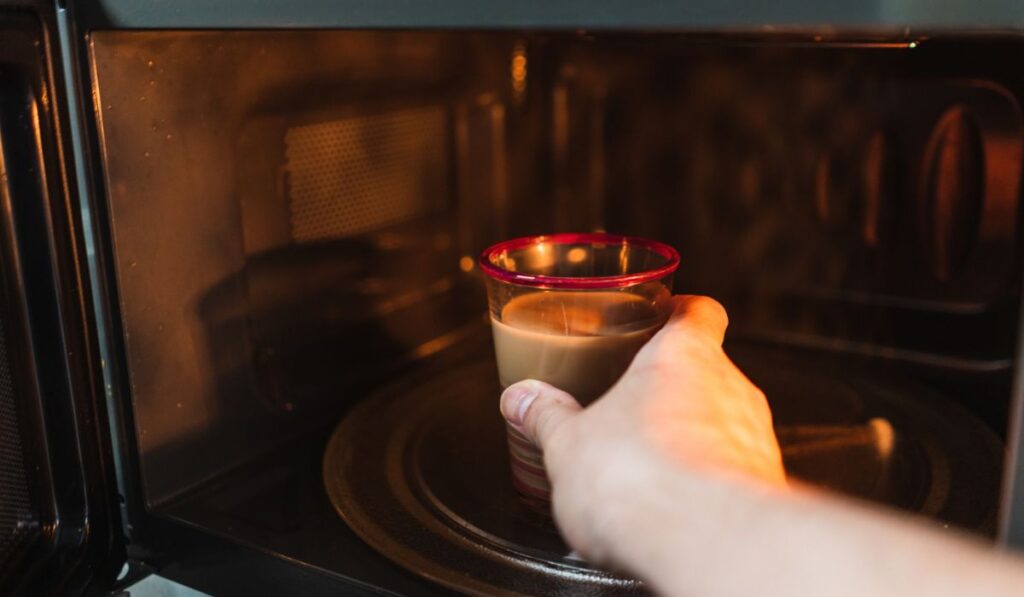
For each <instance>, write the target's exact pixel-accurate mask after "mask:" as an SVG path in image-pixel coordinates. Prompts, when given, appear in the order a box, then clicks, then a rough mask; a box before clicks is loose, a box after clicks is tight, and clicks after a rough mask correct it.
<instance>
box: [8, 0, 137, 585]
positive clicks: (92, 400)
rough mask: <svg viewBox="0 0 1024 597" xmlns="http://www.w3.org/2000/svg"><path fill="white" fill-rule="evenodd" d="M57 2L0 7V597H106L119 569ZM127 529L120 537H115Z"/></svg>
mask: <svg viewBox="0 0 1024 597" xmlns="http://www.w3.org/2000/svg"><path fill="white" fill-rule="evenodd" d="M53 6H54V4H53V3H52V2H50V3H48V2H42V1H37V2H27V3H26V2H21V3H15V5H14V6H11V4H10V3H5V4H4V5H2V6H0V594H4V595H12V594H15V595H21V594H24V595H51V594H62V595H70V594H80V593H83V592H85V591H86V590H104V588H109V587H110V586H111V584H112V582H113V580H114V579H115V578H116V576H117V574H118V571H119V570H120V568H121V566H122V564H123V561H124V557H123V555H122V554H123V546H121V545H120V541H119V538H120V536H121V533H120V532H116V533H115V532H114V531H113V529H114V528H117V527H115V521H116V510H115V508H116V504H117V502H118V500H117V497H116V490H115V488H114V485H113V482H112V481H113V479H112V475H111V473H110V471H112V470H113V469H112V467H111V461H110V456H109V454H110V451H109V449H103V448H102V446H105V445H109V444H108V443H107V439H106V435H107V434H106V432H105V431H104V430H105V429H107V426H106V422H105V417H106V415H105V414H104V411H103V410H102V409H101V408H98V407H99V406H102V402H100V401H101V400H102V396H103V394H102V386H101V385H97V380H98V379H100V377H99V375H95V374H94V372H97V371H99V368H98V367H95V368H94V366H95V365H97V364H98V359H97V360H93V359H92V358H91V357H92V355H93V354H95V353H94V351H93V350H92V345H91V342H90V340H89V338H90V334H89V333H88V330H89V326H88V323H87V321H86V318H85V315H86V314H87V313H89V312H90V310H89V308H88V302H87V301H88V298H87V297H86V296H85V294H84V292H85V290H84V289H85V288H86V286H85V284H83V280H82V278H81V277H80V273H81V272H82V271H83V270H82V268H81V267H80V264H76V261H75V259H76V256H77V255H82V254H84V252H82V251H80V250H79V247H80V245H79V244H78V243H79V239H78V236H77V229H78V226H77V223H76V222H74V221H72V220H71V219H69V218H70V216H69V214H74V213H77V210H73V209H71V205H72V200H73V198H74V192H75V191H74V188H73V184H72V182H71V181H73V174H72V172H71V169H70V168H69V167H68V164H69V163H70V161H69V155H70V149H69V145H68V144H67V137H66V134H67V131H68V127H67V126H66V118H65V115H64V113H63V112H62V109H63V106H64V103H63V98H64V91H63V89H62V85H61V82H62V77H61V75H60V71H59V64H60V62H59V60H58V57H59V55H58V53H57V48H56V44H57V41H56V40H57V29H56V26H55V24H56V20H55V17H56V15H55V14H54V10H53ZM116 524H119V523H116Z"/></svg>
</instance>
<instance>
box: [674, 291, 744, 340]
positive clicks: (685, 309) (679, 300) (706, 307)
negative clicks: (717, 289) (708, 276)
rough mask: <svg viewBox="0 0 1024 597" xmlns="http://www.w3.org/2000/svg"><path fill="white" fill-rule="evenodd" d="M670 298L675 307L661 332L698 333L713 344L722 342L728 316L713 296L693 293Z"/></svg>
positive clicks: (675, 333) (727, 324)
mask: <svg viewBox="0 0 1024 597" xmlns="http://www.w3.org/2000/svg"><path fill="white" fill-rule="evenodd" d="M672 300H673V301H674V302H675V309H674V310H673V312H672V317H671V318H670V319H669V320H668V323H666V324H665V328H664V330H663V331H662V332H661V333H662V334H666V335H670V336H674V335H677V334H680V335H694V334H699V335H701V336H702V337H705V338H708V339H710V340H711V341H713V342H714V343H715V344H718V345H721V344H722V340H724V339H725V328H727V327H728V326H729V316H728V315H727V314H726V312H725V307H723V306H722V305H721V303H719V302H718V301H716V300H715V299H713V298H710V297H707V296H699V295H695V294H683V295H679V296H674V297H672Z"/></svg>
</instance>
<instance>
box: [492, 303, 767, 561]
mask: <svg viewBox="0 0 1024 597" xmlns="http://www.w3.org/2000/svg"><path fill="white" fill-rule="evenodd" d="M673 300H674V301H675V309H674V313H673V315H672V317H671V319H670V320H669V321H668V322H667V323H666V325H665V327H664V328H663V329H662V330H661V331H660V332H658V333H657V334H656V335H655V336H654V337H653V338H652V339H651V341H650V342H648V343H647V344H646V345H645V346H644V347H643V348H642V349H641V350H640V352H639V353H638V354H637V356H636V358H635V359H634V360H633V363H632V364H631V365H630V367H629V369H628V370H627V371H626V373H625V374H624V375H623V377H622V378H621V379H620V380H619V382H618V383H617V384H616V385H615V386H614V387H612V388H611V389H610V390H609V391H608V392H607V393H606V394H605V395H604V396H603V397H601V398H600V399H599V400H597V401H596V402H594V403H593V404H592V405H591V406H590V407H588V408H587V409H585V410H583V409H582V408H581V407H580V405H579V404H578V403H577V402H576V400H575V399H574V398H573V397H572V396H570V395H569V394H567V393H565V392H563V391H561V390H558V389H557V388H554V387H552V386H550V385H547V384H545V383H542V382H539V381H533V380H527V381H523V382H519V383H516V384H513V385H511V386H509V387H508V388H507V389H506V390H505V392H504V393H503V394H502V399H501V410H502V414H503V415H504V416H505V418H506V419H507V420H508V421H509V422H510V423H511V424H512V425H514V426H516V427H517V428H519V429H520V430H521V431H522V432H523V434H524V435H526V436H527V437H528V438H529V439H530V440H531V441H533V442H534V443H535V444H536V445H538V446H540V448H541V450H542V451H543V453H544V464H545V467H546V469H547V473H548V476H549V478H550V480H551V483H552V488H553V494H552V503H553V509H554V514H555V518H556V521H557V522H558V525H559V527H560V529H561V531H562V533H563V535H565V537H566V540H567V541H568V542H569V543H570V545H572V546H573V547H574V548H575V549H577V550H578V551H580V553H582V554H583V555H584V557H586V558H587V559H588V560H591V561H594V562H619V563H621V562H622V560H623V559H624V558H623V557H620V556H621V555H622V554H621V553H619V552H621V551H622V550H623V549H629V548H628V545H629V544H630V543H632V539H633V538H632V537H630V534H631V533H635V532H636V529H635V527H636V525H635V524H633V522H634V520H635V512H633V511H632V510H631V507H630V505H631V504H636V503H640V502H642V501H643V500H642V499H640V498H642V497H643V493H644V492H656V491H659V488H662V489H664V482H665V481H666V479H668V478H670V477H672V478H674V477H678V476H687V475H690V476H696V477H700V476H717V477H721V478H723V479H730V480H731V481H738V482H740V483H746V484H753V485H755V486H761V487H763V488H784V487H785V486H786V479H785V471H784V469H783V466H782V456H781V453H780V451H779V446H778V442H777V441H776V439H775V435H774V432H773V430H772V417H771V412H770V410H769V408H768V404H767V402H766V400H765V397H764V394H763V393H762V392H761V391H760V390H759V389H758V388H757V387H756V386H754V385H753V384H752V383H751V382H750V381H749V380H748V379H747V378H746V377H745V376H744V375H743V374H742V373H741V372H740V371H739V369H737V368H736V366H735V365H734V364H733V363H732V361H730V360H729V358H728V357H727V356H726V355H725V353H724V351H723V350H722V339H723V336H724V334H725V328H726V325H727V323H728V319H727V316H726V313H725V310H724V309H723V308H722V306H721V305H719V304H718V303H717V302H715V301H714V300H712V299H710V298H707V297H701V296H678V297H674V299H673ZM679 487H680V485H679V484H678V483H674V484H673V485H672V488H673V489H672V492H673V493H674V494H678V493H679V491H680V490H679ZM676 497H677V498H678V499H679V500H683V501H685V500H687V499H688V498H689V497H690V496H687V495H676ZM635 552H636V550H633V553H634V554H635Z"/></svg>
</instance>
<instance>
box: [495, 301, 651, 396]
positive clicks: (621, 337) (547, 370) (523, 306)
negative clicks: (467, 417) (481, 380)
mask: <svg viewBox="0 0 1024 597" xmlns="http://www.w3.org/2000/svg"><path fill="white" fill-rule="evenodd" d="M661 323H662V321H661V320H660V319H659V317H658V313H657V311H656V310H655V308H654V306H653V305H652V304H651V302H650V301H649V300H647V299H645V298H643V297H640V296H637V295H634V294H630V293H626V292H565V291H550V292H538V293H532V294H527V295H523V296H520V297H516V298H514V299H512V300H511V301H509V302H508V304H506V305H505V307H504V309H503V310H502V313H501V321H499V320H498V319H496V318H494V317H492V318H491V324H492V329H493V331H494V348H495V352H496V353H497V359H498V375H499V377H500V381H501V385H502V386H508V385H510V384H512V383H515V382H517V381H520V380H523V379H528V378H529V379H539V380H541V381H545V382H547V383H549V384H551V385H553V386H555V387H558V388H561V389H563V390H565V391H567V392H569V393H570V394H572V395H573V396H574V397H576V399H577V400H579V401H580V402H581V403H583V404H587V403H589V402H592V401H593V400H596V399H597V398H598V397H600V396H601V395H602V394H603V393H604V392H605V391H607V390H608V388H610V387H611V386H612V384H614V383H615V382H616V381H617V380H618V379H619V377H621V376H622V374H623V373H624V372H625V371H626V368H627V367H629V364H630V362H631V361H632V360H633V357H634V356H635V355H636V353H637V351H639V350H640V347H641V346H643V345H644V343H645V342H647V340H649V339H650V338H651V336H653V335H654V333H655V332H656V331H657V329H658V327H660V325H661Z"/></svg>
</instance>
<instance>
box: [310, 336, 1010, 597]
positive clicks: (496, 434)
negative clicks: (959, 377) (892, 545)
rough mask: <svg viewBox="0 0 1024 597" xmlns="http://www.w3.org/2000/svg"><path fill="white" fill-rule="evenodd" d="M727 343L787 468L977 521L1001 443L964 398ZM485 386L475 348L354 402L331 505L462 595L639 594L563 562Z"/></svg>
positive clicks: (340, 441)
mask: <svg viewBox="0 0 1024 597" xmlns="http://www.w3.org/2000/svg"><path fill="white" fill-rule="evenodd" d="M481 346H484V344H483V343H481ZM727 351H728V353H729V354H730V356H731V357H732V358H733V360H734V361H736V363H737V365H739V367H740V368H741V369H742V370H743V371H744V372H745V373H746V374H747V375H748V376H749V377H750V378H751V379H752V380H753V381H754V382H755V383H757V384H758V385H759V386H760V387H761V388H762V389H763V390H764V391H765V394H766V395H767V396H768V399H769V402H771V404H772V409H773V413H774V416H775V423H776V431H777V433H778V436H779V441H780V444H781V445H782V449H783V456H784V459H785V462H786V468H787V471H788V472H789V474H790V475H791V476H793V477H797V478H800V479H802V480H804V481H806V482H810V483H812V484H815V485H818V486H821V487H824V488H827V489H831V490H835V491H839V492H842V493H846V494H849V495H853V496H857V497H860V498H864V499H868V500H872V501H876V502H881V503H885V504H889V505H892V506H895V507H899V508H902V509H905V510H909V511H912V512H918V513H921V514H924V515H927V516H930V517H933V518H936V519H938V520H941V521H943V522H945V523H948V524H954V525H956V526H961V527H966V528H970V529H975V530H980V531H982V532H990V531H991V528H992V526H993V524H994V522H993V521H994V507H995V504H996V503H997V499H998V498H997V496H998V488H999V479H1000V467H1001V454H1002V451H1001V447H1000V444H999V442H998V440H997V438H996V437H995V436H994V434H993V433H992V432H991V431H989V430H988V429H987V428H986V427H985V426H984V425H983V424H982V423H981V422H980V421H978V420H977V419H975V418H974V417H973V416H972V415H971V414H970V413H968V412H967V411H966V410H964V409H962V408H960V407H958V406H957V405H955V404H954V403H952V402H951V401H949V400H947V399H945V398H943V397H941V396H938V395H936V394H935V393H934V392H933V391H931V390H929V389H928V388H926V387H924V386H921V385H918V384H915V383H912V382H910V381H908V380H905V379H901V378H898V377H893V376H889V375H884V374H880V373H879V372H878V371H876V370H873V369H867V368H860V367H857V366H851V365H850V363H848V362H844V361H842V360H839V359H829V358H822V357H819V356H816V355H813V354H794V353H789V352H787V351H784V350H780V349H775V348H769V347H759V346H754V345H735V346H729V347H727ZM499 395H500V388H499V386H498V383H497V371H496V369H495V367H494V359H493V355H492V354H490V352H489V351H488V350H486V349H483V348H481V350H480V351H479V356H478V357H477V358H475V359H469V360H466V361H463V363H462V364H461V365H458V366H453V367H447V368H444V369H443V370H441V371H439V372H438V371H435V372H434V373H428V374H424V375H420V376H414V377H413V378H411V379H403V380H402V381H400V382H399V383H397V384H396V385H394V386H392V387H390V388H388V389H386V390H384V391H383V392H381V393H379V394H377V395H375V396H373V397H370V398H369V399H367V400H365V401H364V402H362V403H361V404H360V405H359V406H358V407H356V408H355V409H354V410H353V411H351V412H350V413H349V415H348V416H347V417H346V418H345V419H344V420H343V421H342V422H341V424H340V425H339V426H338V428H337V429H336V430H335V432H334V434H333V436H332V438H331V440H330V441H329V443H328V446H327V450H326V455H325V458H324V483H325V486H326V489H327V492H328V494H329V496H330V499H331V502H332V503H333V504H334V507H335V509H336V510H337V512H338V514H339V515H340V516H341V517H342V518H343V519H344V520H345V521H346V523H347V524H348V525H349V526H350V527H351V528H352V529H353V530H354V531H355V532H356V533H357V534H358V535H359V536H360V537H362V538H363V540H365V541H366V542H367V543H368V544H369V545H371V546H372V547H373V548H375V549H376V550H378V551H379V552H380V553H382V554H384V555H385V556H387V557H388V558H390V559H392V560H393V561H395V562H396V563H398V564H399V565H401V566H403V567H405V568H407V569H409V570H411V571H413V572H415V573H417V574H420V575H422V576H424V577H427V578H429V579H431V580H433V581H436V582H438V583H440V584H442V585H445V586H448V587H451V588H454V589H458V590H460V591H463V592H466V593H475V594H488V595H495V594H530V595H538V594H544V595H549V594H556V595H557V594H569V593H571V594H574V595H579V594H586V595H603V594H623V593H640V592H643V587H642V585H641V583H640V582H638V581H636V580H633V579H630V578H628V577H626V576H622V575H617V574H612V573H608V572H605V571H601V570H597V569H594V568H591V567H589V566H588V565H587V564H586V563H584V562H583V561H581V560H579V559H578V558H575V557H574V556H573V555H572V554H571V553H570V550H569V548H568V547H566V545H565V544H564V543H563V542H562V540H561V538H560V537H559V535H558V532H557V530H556V529H555V527H554V523H553V521H552V520H551V519H550V518H548V517H546V516H544V515H541V514H537V513H535V512H534V511H532V510H530V509H529V508H527V507H525V506H523V505H522V504H521V503H520V502H519V499H518V497H517V496H516V493H515V490H514V488H513V486H512V481H511V477H510V473H509V468H508V456H507V454H506V445H505V430H504V426H503V423H502V420H501V418H500V415H499V413H498V408H497V399H498V396H499Z"/></svg>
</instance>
